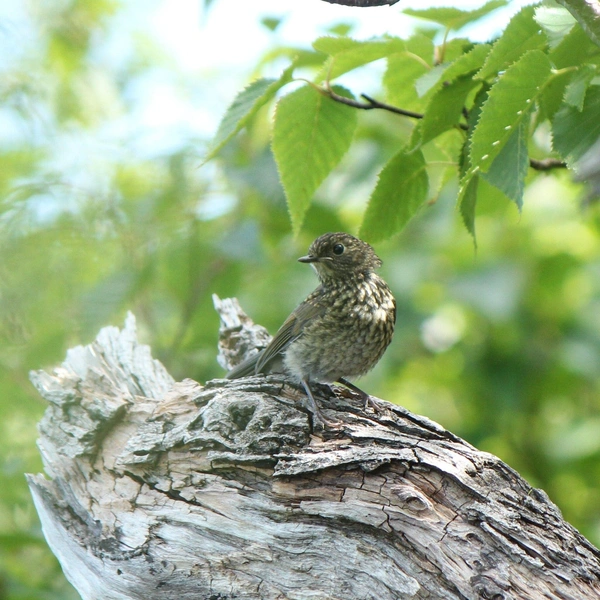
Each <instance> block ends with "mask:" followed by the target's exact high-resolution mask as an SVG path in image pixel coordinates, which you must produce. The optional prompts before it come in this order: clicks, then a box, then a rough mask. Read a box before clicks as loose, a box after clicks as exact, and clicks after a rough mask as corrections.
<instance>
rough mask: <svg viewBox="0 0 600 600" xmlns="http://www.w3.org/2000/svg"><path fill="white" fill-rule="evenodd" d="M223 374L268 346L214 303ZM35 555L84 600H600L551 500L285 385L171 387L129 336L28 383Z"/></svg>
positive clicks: (237, 315)
mask: <svg viewBox="0 0 600 600" xmlns="http://www.w3.org/2000/svg"><path fill="white" fill-rule="evenodd" d="M216 306H217V309H218V311H219V312H220V314H221V319H222V326H221V341H220V346H221V355H220V361H221V363H222V364H223V365H224V366H228V365H229V364H230V363H231V362H235V361H236V360H239V358H241V356H242V355H244V354H246V353H247V352H249V351H252V350H253V348H255V347H256V346H257V345H259V346H260V345H264V344H266V343H267V341H268V336H267V335H266V334H265V332H264V330H262V328H258V327H256V326H255V325H253V324H252V322H251V321H250V320H249V319H248V317H246V316H245V315H244V314H243V312H242V311H241V309H240V308H239V306H238V305H237V302H236V301H234V300H224V301H219V300H218V299H216ZM31 378H32V381H33V383H34V385H35V386H36V387H37V389H38V390H39V392H40V393H41V394H42V395H43V396H44V398H46V399H47V401H48V403H49V406H48V408H47V410H46V413H45V416H44V417H43V419H42V421H41V422H40V425H39V433H40V438H39V448H40V452H41V453H42V457H43V460H44V465H45V470H46V474H47V475H48V477H49V479H47V478H46V477H45V476H44V475H29V476H28V481H29V486H30V488H31V492H32V494H33V498H34V501H35V505H36V508H37V510H38V513H39V516H40V519H41V521H42V527H43V531H44V535H45V536H46V539H47V541H48V544H49V545H50V548H51V549H52V551H53V552H54V553H55V555H56V556H57V557H58V559H59V561H60V563H61V565H62V567H63V570H64V572H65V574H66V576H67V578H68V579H69V580H70V581H71V583H72V584H73V585H74V587H75V588H76V589H77V590H78V592H79V593H80V594H81V597H82V598H84V599H86V600H88V599H90V600H112V599H115V600H117V599H118V600H122V599H140V600H149V599H155V598H165V599H167V598H173V599H175V598H177V599H178V600H182V599H183V600H186V599H190V600H191V599H194V600H198V599H207V600H208V599H212V600H217V599H220V600H224V599H233V598H236V599H250V598H252V599H256V598H259V599H269V600H283V599H293V600H304V599H311V600H313V599H328V600H330V599H340V600H342V599H343V600H354V599H360V600H365V599H373V600H375V599H376V600H398V599H408V598H428V599H437V598H439V599H444V600H448V599H457V600H458V599H461V600H464V599H480V598H481V599H483V598H487V599H492V598H493V599H495V600H502V599H504V600H508V599H517V598H527V599H537V598H540V599H542V598H544V599H549V598H550V599H553V598H556V599H559V598H560V599H561V600H565V599H571V600H581V599H584V598H600V552H599V551H598V550H597V549H596V548H594V547H593V546H592V545H591V544H590V543H589V542H588V541H587V540H586V539H585V538H584V537H583V536H581V535H580V534H579V533H578V532H577V531H576V530H575V529H574V528H573V527H572V526H570V525H569V524H568V523H566V522H565V521H564V520H563V519H562V517H561V514H560V512H559V510H558V509H557V507H556V506H555V505H554V504H552V502H550V500H549V499H548V497H547V496H546V494H545V493H544V492H542V491H540V490H536V489H533V488H532V487H531V486H530V485H528V484H527V482H525V481H524V480H523V479H522V478H521V477H520V476H519V475H518V474H517V473H516V472H515V471H513V470H512V469H511V468H510V467H508V466H507V465H506V464H504V463H503V462H502V461H501V460H499V459H498V458H496V457H494V456H492V455H490V454H488V453H485V452H479V451H478V450H476V449H475V448H473V447H472V446H471V445H469V444H468V443H466V442H465V441H463V440H461V439H460V438H458V437H457V436H455V435H453V434H452V433H450V432H448V431H446V430H445V429H443V428H442V427H441V426H440V425H437V424H436V423H434V422H432V421H430V420H429V419H427V418H425V417H420V416H417V415H413V414H411V413H409V412H408V411H406V410H405V409H403V408H401V407H399V406H394V405H391V404H389V403H385V402H383V401H381V402H382V406H383V408H382V410H381V411H380V412H378V413H377V414H375V413H374V412H371V411H369V412H365V411H364V407H363V404H364V403H363V401H362V400H361V399H359V398H358V397H357V396H355V395H354V394H353V393H351V392H350V391H349V390H346V389H342V388H334V389H330V388H329V387H328V386H321V387H319V388H317V390H316V391H317V394H316V398H317V402H319V403H320V404H321V406H322V407H323V409H324V411H325V414H326V415H328V416H330V417H335V419H336V420H338V421H341V422H342V423H343V428H342V430H341V431H331V432H323V433H321V434H319V435H317V434H315V433H314V432H313V431H312V430H311V423H310V415H309V414H308V413H307V412H306V411H305V409H304V408H303V402H302V393H301V392H300V391H298V390H297V389H296V388H295V387H294V385H293V384H291V383H290V382H288V381H286V379H285V378H284V377H283V376H275V375H272V376H268V377H263V376H260V377H250V378H245V379H239V380H233V381H229V380H221V379H219V380H214V381H210V382H208V383H207V384H206V385H204V386H202V385H200V384H199V383H197V382H195V381H192V380H189V379H187V380H184V381H182V382H178V383H176V382H175V381H174V380H173V379H172V377H171V376H170V375H169V374H168V373H167V371H166V369H165V368H164V367H163V366H162V365H161V364H160V363H159V362H158V361H156V360H153V359H152V357H151V353H150V349H149V348H148V347H147V346H144V345H140V344H139V343H138V342H137V339H136V331H135V319H134V317H133V316H132V315H129V316H128V318H127V320H126V323H125V327H124V329H123V330H119V329H117V328H115V327H107V328H104V329H102V330H101V332H100V333H99V335H98V337H97V339H96V340H95V341H94V342H93V343H92V344H90V345H89V346H86V347H77V348H74V349H72V350H70V351H69V352H68V354H67V358H66V360H65V362H64V363H63V365H62V366H61V367H60V368H57V369H56V370H55V371H54V372H53V374H48V373H46V372H43V371H38V372H35V373H32V376H31Z"/></svg>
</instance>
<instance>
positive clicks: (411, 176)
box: [360, 149, 429, 242]
mask: <svg viewBox="0 0 600 600" xmlns="http://www.w3.org/2000/svg"><path fill="white" fill-rule="evenodd" d="M428 188H429V180H428V177H427V171H426V168H425V159H424V158H423V154H422V153H421V152H420V151H416V152H408V151H407V150H406V149H405V150H401V151H400V152H398V154H396V155H395V156H394V157H393V158H392V159H391V160H390V161H389V162H388V163H387V164H386V165H385V166H384V167H383V169H382V171H381V173H380V174H379V179H378V181H377V185H376V186H375V190H374V191H373V194H372V195H371V198H370V200H369V204H368V206H367V210H366V212H365V216H364V219H363V222H362V225H361V228H360V237H361V238H364V239H366V240H368V241H371V242H378V241H381V240H384V239H387V238H389V237H391V236H392V235H394V234H395V233H398V232H399V231H400V230H401V229H402V228H403V227H404V226H405V225H406V223H408V221H409V220H410V219H411V218H412V217H413V215H414V214H415V213H416V212H417V211H418V210H419V208H420V207H421V205H422V204H423V203H424V202H425V200H426V199H427V193H428Z"/></svg>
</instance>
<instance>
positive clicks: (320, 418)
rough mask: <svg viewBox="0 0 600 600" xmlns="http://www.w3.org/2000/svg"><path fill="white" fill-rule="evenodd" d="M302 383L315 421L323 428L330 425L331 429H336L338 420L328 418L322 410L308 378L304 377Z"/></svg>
mask: <svg viewBox="0 0 600 600" xmlns="http://www.w3.org/2000/svg"><path fill="white" fill-rule="evenodd" d="M302 385H303V386H304V391H305V392H306V395H307V396H308V404H309V407H308V409H309V410H310V412H311V413H312V416H313V423H314V424H318V425H320V427H321V428H322V429H326V427H325V426H327V427H329V428H330V429H336V428H337V427H339V422H338V421H332V420H331V419H328V418H326V417H325V416H324V415H323V413H322V412H321V409H320V408H319V407H318V406H317V403H316V401H315V397H314V396H313V394H312V391H311V389H310V385H309V383H308V379H302Z"/></svg>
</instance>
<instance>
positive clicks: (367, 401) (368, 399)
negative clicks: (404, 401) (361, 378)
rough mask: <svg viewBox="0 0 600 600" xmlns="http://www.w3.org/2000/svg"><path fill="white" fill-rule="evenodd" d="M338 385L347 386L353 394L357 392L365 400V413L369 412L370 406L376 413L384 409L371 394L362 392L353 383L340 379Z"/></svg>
mask: <svg viewBox="0 0 600 600" xmlns="http://www.w3.org/2000/svg"><path fill="white" fill-rule="evenodd" d="M338 383H341V384H342V385H344V386H346V387H347V388H348V389H351V390H352V391H353V392H356V393H357V394H358V395H359V396H360V397H361V398H362V399H363V400H364V402H365V411H366V410H367V407H368V406H369V405H370V406H371V408H372V409H373V410H374V411H375V412H377V411H381V410H382V409H383V406H382V405H381V404H380V403H379V402H377V400H375V398H372V397H371V396H369V394H367V392H364V391H363V390H361V389H360V388H359V387H357V386H355V385H354V384H353V383H351V382H350V381H348V380H347V379H344V378H343V377H340V378H339V379H338Z"/></svg>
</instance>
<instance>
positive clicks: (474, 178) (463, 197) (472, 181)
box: [458, 174, 479, 247]
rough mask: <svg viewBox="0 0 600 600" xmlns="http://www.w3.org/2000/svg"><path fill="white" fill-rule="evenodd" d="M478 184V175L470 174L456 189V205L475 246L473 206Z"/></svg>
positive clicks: (475, 202)
mask: <svg viewBox="0 0 600 600" xmlns="http://www.w3.org/2000/svg"><path fill="white" fill-rule="evenodd" d="M478 186H479V175H477V174H470V175H467V176H465V178H464V179H463V181H461V184H460V188H459V191H458V207H459V210H460V215H461V217H462V220H463V223H464V225H465V227H466V228H467V231H468V232H469V233H470V234H471V237H472V238H473V243H474V244H475V247H477V236H476V235H475V208H476V206H477V187H478Z"/></svg>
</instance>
